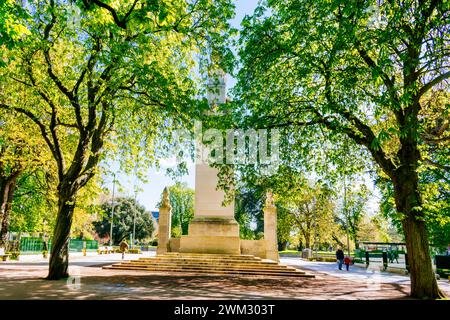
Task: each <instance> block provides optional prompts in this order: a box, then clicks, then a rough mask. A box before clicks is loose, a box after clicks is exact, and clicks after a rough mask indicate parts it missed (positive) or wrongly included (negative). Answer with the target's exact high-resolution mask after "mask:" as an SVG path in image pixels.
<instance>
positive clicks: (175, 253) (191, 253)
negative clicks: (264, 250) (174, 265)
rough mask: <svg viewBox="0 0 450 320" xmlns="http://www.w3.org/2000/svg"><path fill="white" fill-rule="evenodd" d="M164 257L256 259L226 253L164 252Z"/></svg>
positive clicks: (250, 256) (244, 255)
mask: <svg viewBox="0 0 450 320" xmlns="http://www.w3.org/2000/svg"><path fill="white" fill-rule="evenodd" d="M163 255H164V256H196V257H237V258H251V259H253V258H257V259H261V258H259V257H256V256H254V255H251V254H228V253H195V252H166V253H164V254H163Z"/></svg>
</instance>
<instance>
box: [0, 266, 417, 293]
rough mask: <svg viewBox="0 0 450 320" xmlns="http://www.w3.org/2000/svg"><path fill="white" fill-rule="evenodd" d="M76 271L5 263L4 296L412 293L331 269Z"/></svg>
mask: <svg viewBox="0 0 450 320" xmlns="http://www.w3.org/2000/svg"><path fill="white" fill-rule="evenodd" d="M24 267H26V265H24ZM72 268H73V266H72ZM4 271H6V273H5V272H4ZM71 274H72V277H71V278H69V279H66V280H58V281H47V280H44V279H43V278H44V277H45V275H46V270H45V268H42V267H40V268H35V269H34V270H33V271H30V269H29V268H19V266H17V267H15V268H14V269H9V270H8V268H1V269H0V299H100V300H101V299H258V300H261V299H326V300H330V299H407V298H408V297H407V295H408V292H409V287H408V286H404V285H400V284H378V285H373V284H370V283H369V284H368V283H359V282H355V281H349V280H343V279H339V278H336V277H332V276H327V275H320V276H318V277H317V278H315V279H290V278H267V277H264V278H262V277H247V276H227V277H222V276H208V275H205V276H202V275H174V274H153V273H151V274H150V273H147V272H140V271H137V272H132V271H116V270H102V269H100V268H87V267H77V266H75V268H73V269H72V270H71ZM4 275H7V276H4Z"/></svg>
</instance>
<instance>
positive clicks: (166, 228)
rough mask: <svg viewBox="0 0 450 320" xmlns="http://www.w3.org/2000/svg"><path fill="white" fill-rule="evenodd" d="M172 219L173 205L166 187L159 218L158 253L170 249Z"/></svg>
mask: <svg viewBox="0 0 450 320" xmlns="http://www.w3.org/2000/svg"><path fill="white" fill-rule="evenodd" d="M171 220H172V206H171V205H170V200H169V190H168V189H167V187H166V188H164V191H163V198H162V202H161V206H160V207H159V218H158V248H157V249H156V254H157V255H158V254H164V253H166V252H168V251H169V241H170V236H171V232H170V228H171Z"/></svg>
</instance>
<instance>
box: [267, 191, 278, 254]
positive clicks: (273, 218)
mask: <svg viewBox="0 0 450 320" xmlns="http://www.w3.org/2000/svg"><path fill="white" fill-rule="evenodd" d="M263 211H264V240H265V242H266V258H267V259H270V260H274V261H277V262H279V261H280V258H279V256H278V241H277V208H276V207H275V204H274V200H273V195H272V192H270V191H269V192H267V195H266V203H265V206H264V209H263Z"/></svg>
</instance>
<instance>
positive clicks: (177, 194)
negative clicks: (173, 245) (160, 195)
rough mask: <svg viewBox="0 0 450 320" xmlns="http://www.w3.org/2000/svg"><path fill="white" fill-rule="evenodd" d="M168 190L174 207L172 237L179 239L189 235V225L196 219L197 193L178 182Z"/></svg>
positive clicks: (185, 184)
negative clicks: (195, 201) (195, 203)
mask: <svg viewBox="0 0 450 320" xmlns="http://www.w3.org/2000/svg"><path fill="white" fill-rule="evenodd" d="M168 189H169V200H170V205H171V206H172V221H171V226H172V236H173V237H175V238H177V237H180V236H181V235H186V234H188V226H189V223H190V222H191V220H192V219H193V218H194V200H195V191H194V190H192V189H190V188H189V187H188V186H187V183H181V182H177V183H176V184H174V185H173V186H170V187H168ZM159 205H160V204H158V205H157V206H159Z"/></svg>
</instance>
